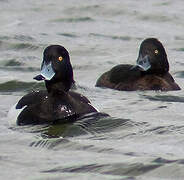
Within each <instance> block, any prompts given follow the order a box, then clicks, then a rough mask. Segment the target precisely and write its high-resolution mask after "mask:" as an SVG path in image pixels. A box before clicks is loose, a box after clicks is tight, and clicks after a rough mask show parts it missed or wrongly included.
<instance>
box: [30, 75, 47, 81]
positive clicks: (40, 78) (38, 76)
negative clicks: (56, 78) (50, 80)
mask: <svg viewBox="0 0 184 180" xmlns="http://www.w3.org/2000/svg"><path fill="white" fill-rule="evenodd" d="M33 79H35V80H37V81H43V80H45V78H44V77H43V76H42V75H41V74H39V75H37V76H35V77H34V78H33Z"/></svg>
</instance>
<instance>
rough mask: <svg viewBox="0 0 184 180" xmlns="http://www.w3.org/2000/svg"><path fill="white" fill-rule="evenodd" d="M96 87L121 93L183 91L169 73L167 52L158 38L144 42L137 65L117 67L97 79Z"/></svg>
mask: <svg viewBox="0 0 184 180" xmlns="http://www.w3.org/2000/svg"><path fill="white" fill-rule="evenodd" d="M96 86H97V87H103V88H111V89H115V90H120V91H136V90H140V91H142V90H143V91H144V90H160V91H176V90H180V89H181V88H180V87H179V85H178V84H177V83H176V82H175V80H174V78H173V77H172V75H171V74H170V73H169V62H168V59H167V54H166V51H165V49H164V47H163V45H162V43H161V42H160V41H159V40H158V39H156V38H147V39H145V40H143V42H142V43H141V45H140V49H139V55H138V58H137V61H136V65H131V64H119V65H116V66H115V67H113V68H112V69H110V70H109V71H107V72H105V73H103V74H102V75H101V76H100V77H99V78H98V79H97V82H96Z"/></svg>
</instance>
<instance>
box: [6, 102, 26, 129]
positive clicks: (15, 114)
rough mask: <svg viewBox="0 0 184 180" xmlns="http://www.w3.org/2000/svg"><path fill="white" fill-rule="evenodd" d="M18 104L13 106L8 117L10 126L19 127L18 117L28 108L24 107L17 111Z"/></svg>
mask: <svg viewBox="0 0 184 180" xmlns="http://www.w3.org/2000/svg"><path fill="white" fill-rule="evenodd" d="M16 105H17V103H16V104H15V105H13V106H12V107H11V108H10V110H9V112H8V116H7V119H8V123H9V125H10V126H16V125H17V117H18V115H19V114H20V112H21V111H23V109H24V108H26V107H27V106H24V107H23V108H21V109H16V108H15V107H16Z"/></svg>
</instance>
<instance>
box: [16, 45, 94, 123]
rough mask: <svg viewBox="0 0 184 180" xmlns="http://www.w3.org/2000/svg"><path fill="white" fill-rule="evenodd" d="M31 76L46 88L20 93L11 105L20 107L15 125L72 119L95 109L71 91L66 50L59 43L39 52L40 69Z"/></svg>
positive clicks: (71, 120) (71, 75) (79, 95)
mask: <svg viewBox="0 0 184 180" xmlns="http://www.w3.org/2000/svg"><path fill="white" fill-rule="evenodd" d="M33 79H35V80H37V81H44V82H45V87H46V90H40V91H32V92H30V93H28V94H26V95H24V96H23V97H22V98H21V99H20V100H19V101H18V103H17V104H16V106H15V108H16V109H17V110H21V112H20V113H19V115H18V117H17V121H16V123H17V125H19V126H23V125H37V124H53V123H63V122H73V121H76V120H77V119H78V118H80V117H81V116H83V115H86V114H88V113H96V112H98V110H97V109H96V108H95V107H93V106H92V105H91V102H90V101H89V100H88V98H87V97H85V96H83V95H82V94H79V93H77V92H74V91H72V90H71V87H72V85H73V84H74V83H75V81H74V78H73V68H72V65H71V62H70V56H69V52H68V51H67V50H66V49H65V48H64V47H63V46H61V45H50V46H48V47H47V48H45V50H44V52H43V61H42V64H41V72H40V74H38V75H37V76H35V77H34V78H33Z"/></svg>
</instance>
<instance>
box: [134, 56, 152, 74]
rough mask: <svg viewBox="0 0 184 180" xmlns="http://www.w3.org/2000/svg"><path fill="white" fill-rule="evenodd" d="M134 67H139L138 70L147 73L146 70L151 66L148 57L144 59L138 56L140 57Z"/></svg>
mask: <svg viewBox="0 0 184 180" xmlns="http://www.w3.org/2000/svg"><path fill="white" fill-rule="evenodd" d="M136 66H138V67H140V69H141V70H142V71H147V70H148V69H150V67H151V64H150V61H149V57H148V56H147V55H146V56H144V57H142V55H140V57H139V58H138V59H137V64H136Z"/></svg>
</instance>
